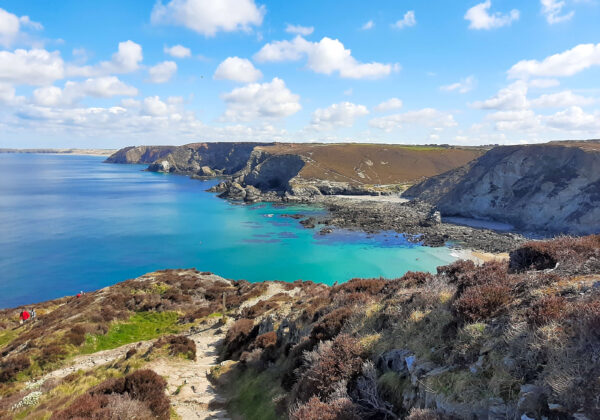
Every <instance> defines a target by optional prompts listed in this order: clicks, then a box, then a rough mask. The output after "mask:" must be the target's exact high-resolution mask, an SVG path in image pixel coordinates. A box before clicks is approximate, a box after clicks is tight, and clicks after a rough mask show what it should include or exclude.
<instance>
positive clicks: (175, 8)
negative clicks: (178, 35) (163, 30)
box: [151, 0, 266, 36]
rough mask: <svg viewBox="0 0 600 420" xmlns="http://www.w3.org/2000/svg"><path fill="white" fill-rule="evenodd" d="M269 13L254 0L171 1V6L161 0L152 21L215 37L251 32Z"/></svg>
mask: <svg viewBox="0 0 600 420" xmlns="http://www.w3.org/2000/svg"><path fill="white" fill-rule="evenodd" d="M265 11H266V9H265V7H264V6H257V5H256V3H255V2H254V0H219V1H215V0H171V1H169V2H168V3H167V4H163V3H162V2H161V1H160V0H159V1H158V3H156V5H155V6H154V8H153V10H152V15H151V21H152V23H155V24H172V25H180V26H184V27H186V28H188V29H191V30H193V31H195V32H198V33H199V34H202V35H204V36H214V35H216V33H217V32H218V31H223V32H232V31H239V30H246V31H247V30H249V29H250V28H251V27H252V26H260V25H261V24H262V21H263V17H264V14H265Z"/></svg>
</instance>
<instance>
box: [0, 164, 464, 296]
mask: <svg viewBox="0 0 600 420" xmlns="http://www.w3.org/2000/svg"><path fill="white" fill-rule="evenodd" d="M102 160H103V158H100V157H93V156H64V155H62V156H61V155H41V154H40V155H35V154H0V307H8V306H14V305H19V304H25V303H31V302H37V301H42V300H46V299H51V298H56V297H60V296H64V295H72V294H75V293H77V292H78V291H80V290H84V291H88V290H94V289H98V288H101V287H104V286H107V285H110V284H114V283H116V282H119V281H122V280H125V279H128V278H133V277H137V276H139V275H141V274H144V273H146V272H149V271H153V270H157V269H163V268H183V267H196V268H197V269H199V270H201V271H212V272H214V273H217V274H219V275H221V276H224V277H227V278H232V279H246V280H248V281H261V280H284V281H294V280H297V279H303V280H313V281H316V282H323V283H327V284H332V283H334V282H336V281H337V282H342V281H346V280H348V279H350V278H353V277H374V276H384V277H388V278H393V277H398V276H401V275H402V274H403V273H405V272H406V271H408V270H423V271H433V270H435V267H437V266H438V265H441V264H446V263H448V262H450V261H453V260H454V257H452V256H451V255H450V250H449V249H447V248H426V247H421V246H418V245H413V244H410V243H408V242H407V241H406V240H405V239H404V238H403V237H402V235H396V234H381V235H375V236H368V235H366V234H363V233H356V232H348V231H336V232H335V233H334V234H332V235H327V236H321V235H318V234H317V230H313V229H305V228H303V227H302V226H301V225H300V224H299V223H298V221H297V220H294V219H290V218H283V217H281V215H282V214H285V213H288V214H290V213H298V212H299V213H303V214H306V215H309V214H312V213H320V212H322V210H321V209H319V208H315V207H303V206H293V207H280V206H274V205H271V204H266V205H265V204H257V205H250V206H247V205H240V204H231V203H229V202H227V201H224V200H221V199H219V198H217V197H216V196H215V195H214V194H211V193H207V192H205V190H206V189H207V188H209V187H210V186H212V185H213V184H214V181H207V182H202V181H196V180H191V179H189V178H187V177H184V176H176V175H164V174H156V173H149V172H143V171H142V169H144V166H140V165H114V164H105V163H102Z"/></svg>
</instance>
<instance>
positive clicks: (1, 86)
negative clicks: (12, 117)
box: [0, 83, 16, 104]
mask: <svg viewBox="0 0 600 420" xmlns="http://www.w3.org/2000/svg"><path fill="white" fill-rule="evenodd" d="M15 99H16V89H15V87H14V86H13V85H11V84H10V83H0V103H5V104H11V103H13V102H14V101H15Z"/></svg>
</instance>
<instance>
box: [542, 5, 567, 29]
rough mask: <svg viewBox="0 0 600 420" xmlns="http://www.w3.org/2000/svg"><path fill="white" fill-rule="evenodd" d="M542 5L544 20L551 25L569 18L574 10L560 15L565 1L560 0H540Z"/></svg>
mask: <svg viewBox="0 0 600 420" xmlns="http://www.w3.org/2000/svg"><path fill="white" fill-rule="evenodd" d="M540 2H541V5H542V14H543V15H544V16H546V21H548V23H549V24H551V25H553V24H555V23H559V22H564V21H567V20H570V19H571V18H572V17H573V16H574V15H575V12H574V11H572V10H571V11H570V12H568V13H566V14H564V15H561V13H562V9H563V7H565V5H566V3H565V2H564V1H560V0H540Z"/></svg>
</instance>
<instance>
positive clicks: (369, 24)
mask: <svg viewBox="0 0 600 420" xmlns="http://www.w3.org/2000/svg"><path fill="white" fill-rule="evenodd" d="M374 27H375V22H373V21H372V20H369V21H368V22H365V23H364V25H363V26H361V27H360V29H362V30H363V31H368V30H369V29H373V28H374Z"/></svg>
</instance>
